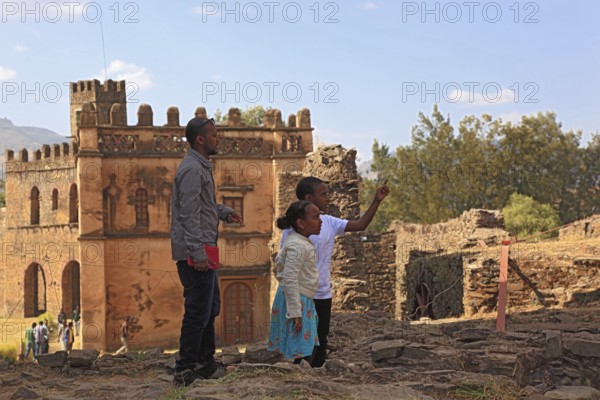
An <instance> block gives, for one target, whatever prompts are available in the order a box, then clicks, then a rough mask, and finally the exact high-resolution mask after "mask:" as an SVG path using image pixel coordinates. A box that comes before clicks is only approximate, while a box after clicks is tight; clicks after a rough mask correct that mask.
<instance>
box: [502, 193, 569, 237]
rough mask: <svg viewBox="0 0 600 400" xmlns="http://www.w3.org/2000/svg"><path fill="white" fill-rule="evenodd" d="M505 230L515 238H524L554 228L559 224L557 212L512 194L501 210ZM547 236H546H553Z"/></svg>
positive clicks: (534, 201)
mask: <svg viewBox="0 0 600 400" xmlns="http://www.w3.org/2000/svg"><path fill="white" fill-rule="evenodd" d="M502 213H503V214H504V224H505V226H506V230H507V231H509V232H510V233H511V235H515V236H517V237H525V236H529V235H532V234H535V233H538V232H543V231H546V230H548V229H551V228H555V227H557V226H558V225H559V224H560V217H559V215H558V211H556V210H555V209H553V208H552V207H551V206H550V205H549V204H542V203H540V202H538V201H536V200H534V199H533V198H531V197H529V196H525V195H522V194H518V193H513V194H511V196H510V199H509V201H508V204H507V205H506V207H504V208H503V209H502ZM556 234H557V232H554V234H548V235H546V237H548V236H555V235H556Z"/></svg>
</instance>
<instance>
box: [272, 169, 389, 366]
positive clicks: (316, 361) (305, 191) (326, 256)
mask: <svg viewBox="0 0 600 400" xmlns="http://www.w3.org/2000/svg"><path fill="white" fill-rule="evenodd" d="M386 184H387V180H386V181H385V182H384V183H383V185H382V186H381V187H379V188H378V189H377V191H376V192H375V198H374V199H373V201H372V202H371V205H370V206H369V208H368V209H367V211H365V213H364V214H363V215H362V216H361V217H360V218H359V219H357V220H353V221H350V220H346V219H341V218H336V217H333V216H331V215H327V214H321V221H322V225H321V232H320V233H319V234H318V235H311V236H310V237H309V239H310V240H311V241H312V242H313V243H314V245H315V248H316V251H317V269H318V270H319V288H318V289H317V293H316V294H315V297H314V301H315V308H316V311H317V316H318V317H319V322H318V326H317V332H318V336H319V345H318V346H315V349H314V353H313V357H312V362H311V366H312V367H314V368H319V367H321V366H323V364H324V363H325V357H326V355H327V336H328V335H329V325H330V322H331V298H332V297H333V293H332V291H331V273H330V266H331V255H332V254H333V246H334V243H335V237H336V236H341V235H343V234H344V233H345V232H359V231H363V230H365V229H366V228H367V227H368V226H369V224H370V223H371V221H372V220H373V218H374V217H375V213H376V212H377V209H378V208H379V204H381V202H382V201H383V199H385V198H386V196H387V195H388V194H389V192H390V190H389V188H388V187H387V185H386ZM296 197H297V198H298V200H308V201H310V202H311V203H313V204H315V205H316V206H317V207H318V208H319V210H320V211H321V213H325V212H327V206H328V205H329V188H328V185H327V183H326V182H325V181H323V180H321V179H319V178H316V177H313V176H310V177H306V178H303V179H301V180H300V182H298V185H297V186H296ZM288 233H289V230H286V231H284V232H283V237H282V238H281V244H282V245H283V243H284V242H285V239H286V237H287V234H288Z"/></svg>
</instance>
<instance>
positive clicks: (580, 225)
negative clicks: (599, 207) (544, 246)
mask: <svg viewBox="0 0 600 400" xmlns="http://www.w3.org/2000/svg"><path fill="white" fill-rule="evenodd" d="M597 237H600V215H593V216H591V217H590V218H586V219H582V220H580V221H575V222H573V223H571V224H570V225H569V226H566V227H564V228H562V229H559V231H558V238H559V240H580V239H590V238H597Z"/></svg>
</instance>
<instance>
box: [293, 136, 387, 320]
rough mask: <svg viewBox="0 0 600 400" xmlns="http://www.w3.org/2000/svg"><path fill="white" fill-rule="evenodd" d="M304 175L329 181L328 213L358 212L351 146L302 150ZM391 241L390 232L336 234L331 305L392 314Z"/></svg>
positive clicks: (348, 214)
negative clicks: (303, 153)
mask: <svg viewBox="0 0 600 400" xmlns="http://www.w3.org/2000/svg"><path fill="white" fill-rule="evenodd" d="M303 175H304V176H316V177H318V178H320V179H322V180H324V181H327V182H328V186H329V195H330V203H329V209H328V210H327V213H328V214H330V215H333V216H336V217H338V218H344V219H350V220H354V219H357V218H359V217H360V203H359V198H358V191H359V182H360V178H359V176H358V173H357V171H356V150H354V149H349V150H347V149H344V148H343V147H341V146H339V145H330V146H323V147H320V148H318V149H317V150H316V151H314V152H313V153H309V154H308V155H307V158H306V163H305V166H304V170H303ZM394 242H395V236H394V234H393V233H387V234H383V235H368V236H366V235H364V234H362V233H353V234H346V235H345V236H342V237H338V238H337V239H336V241H335V247H334V250H333V255H332V257H331V283H332V289H333V306H332V307H333V309H334V310H335V311H342V310H346V311H349V310H352V311H368V310H382V311H386V312H388V313H389V315H393V309H394V294H395V285H396V278H395V275H396V271H395V266H394V260H395V253H394V250H395V244H394Z"/></svg>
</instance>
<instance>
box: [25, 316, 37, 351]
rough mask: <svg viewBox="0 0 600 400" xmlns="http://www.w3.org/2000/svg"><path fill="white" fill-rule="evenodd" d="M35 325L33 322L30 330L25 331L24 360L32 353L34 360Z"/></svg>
mask: <svg viewBox="0 0 600 400" xmlns="http://www.w3.org/2000/svg"><path fill="white" fill-rule="evenodd" d="M36 326H37V324H36V323H35V322H34V323H32V324H31V328H27V329H25V360H27V358H28V357H29V352H31V353H33V357H34V358H35V356H36V354H35V336H34V334H33V332H34V331H35V327H36Z"/></svg>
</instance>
